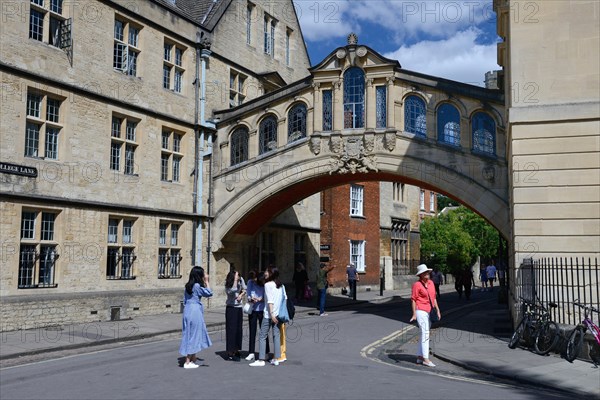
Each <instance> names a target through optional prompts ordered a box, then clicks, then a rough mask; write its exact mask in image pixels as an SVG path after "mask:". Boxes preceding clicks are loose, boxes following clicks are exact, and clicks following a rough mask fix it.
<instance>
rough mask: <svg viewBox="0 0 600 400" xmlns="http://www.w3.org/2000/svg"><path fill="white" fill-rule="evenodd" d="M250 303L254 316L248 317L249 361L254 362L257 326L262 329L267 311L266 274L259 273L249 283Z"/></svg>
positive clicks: (247, 358)
mask: <svg viewBox="0 0 600 400" xmlns="http://www.w3.org/2000/svg"><path fill="white" fill-rule="evenodd" d="M247 290H248V301H249V302H251V303H252V304H253V306H252V314H250V315H248V328H249V337H248V356H247V357H246V360H247V361H254V357H255V354H254V353H255V350H256V332H257V329H256V328H257V326H258V327H260V326H261V324H262V320H263V314H264V311H265V302H264V297H265V273H264V272H260V273H258V275H257V277H256V278H255V279H254V280H250V281H248V288H247ZM267 353H269V339H268V338H267Z"/></svg>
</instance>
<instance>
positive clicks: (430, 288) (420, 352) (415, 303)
mask: <svg viewBox="0 0 600 400" xmlns="http://www.w3.org/2000/svg"><path fill="white" fill-rule="evenodd" d="M430 272H431V269H430V268H427V265H425V264H421V265H419V266H418V267H417V274H416V275H417V276H418V277H419V280H418V281H416V282H415V283H414V284H413V286H412V296H411V300H412V317H411V318H410V322H413V321H414V320H417V323H418V324H419V328H421V340H420V344H419V347H418V349H417V364H423V365H426V366H428V367H435V364H434V363H432V362H431V361H430V360H429V324H430V321H429V312H430V311H431V308H432V307H433V308H435V309H436V311H437V315H438V319H441V318H442V314H441V313H440V308H439V307H438V304H437V300H436V298H435V286H434V285H433V282H431V281H430V280H429V273H430Z"/></svg>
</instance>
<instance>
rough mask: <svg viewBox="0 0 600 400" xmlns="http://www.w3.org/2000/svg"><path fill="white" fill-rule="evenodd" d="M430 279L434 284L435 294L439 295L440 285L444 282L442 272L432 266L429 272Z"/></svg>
mask: <svg viewBox="0 0 600 400" xmlns="http://www.w3.org/2000/svg"><path fill="white" fill-rule="evenodd" d="M431 280H432V281H433V284H434V286H435V295H436V296H437V297H438V298H439V297H440V285H441V284H443V283H444V274H442V272H441V271H440V270H439V268H438V267H433V272H432V273H431Z"/></svg>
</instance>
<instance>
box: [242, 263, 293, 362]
mask: <svg viewBox="0 0 600 400" xmlns="http://www.w3.org/2000/svg"><path fill="white" fill-rule="evenodd" d="M265 281H266V283H265V297H264V301H265V311H264V317H263V320H262V324H261V326H260V336H259V345H258V351H259V354H258V360H256V361H254V362H253V363H251V364H250V366H251V367H262V366H264V365H265V360H266V358H267V357H266V347H267V336H268V335H269V330H271V328H272V329H273V346H274V347H275V354H274V358H273V360H272V361H271V364H273V365H279V361H277V360H278V359H279V358H280V357H281V343H280V339H279V334H280V332H279V329H280V327H281V323H280V322H279V320H278V319H277V316H278V315H279V307H280V305H281V300H282V298H283V297H284V296H285V295H284V293H283V291H284V290H285V289H283V286H282V285H281V281H280V280H279V270H278V269H277V268H273V267H269V268H267V270H266V271H265Z"/></svg>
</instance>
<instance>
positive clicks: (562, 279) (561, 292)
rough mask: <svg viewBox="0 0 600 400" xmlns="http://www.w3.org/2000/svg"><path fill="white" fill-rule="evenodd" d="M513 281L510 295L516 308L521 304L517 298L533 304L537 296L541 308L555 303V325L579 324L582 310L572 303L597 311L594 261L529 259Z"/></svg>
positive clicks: (599, 282) (598, 278) (599, 280)
mask: <svg viewBox="0 0 600 400" xmlns="http://www.w3.org/2000/svg"><path fill="white" fill-rule="evenodd" d="M515 278H516V280H515V285H514V291H513V293H512V294H513V300H514V301H515V302H516V304H520V300H519V299H520V297H524V298H526V299H528V300H531V301H534V300H535V299H536V296H537V298H538V299H539V300H540V301H541V302H542V303H543V304H544V305H546V304H547V303H548V302H553V303H556V304H557V305H558V307H557V308H553V309H551V310H550V313H551V315H552V319H553V320H554V321H556V322H558V323H562V324H569V325H576V324H578V323H579V322H581V320H582V319H583V309H581V308H579V307H577V306H575V305H573V302H575V301H579V302H580V303H584V304H587V305H593V306H594V307H596V308H600V269H599V268H598V259H597V258H594V259H592V258H587V259H585V258H543V259H540V260H533V259H528V260H525V261H524V262H523V264H521V267H520V268H519V269H518V270H517V273H516V277H515ZM518 307H520V306H518ZM520 313H521V310H519V314H520Z"/></svg>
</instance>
